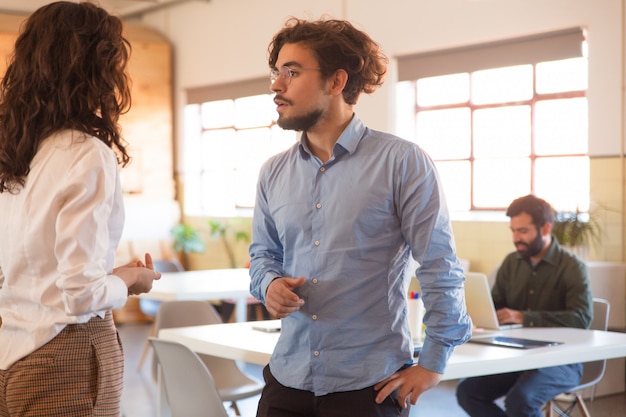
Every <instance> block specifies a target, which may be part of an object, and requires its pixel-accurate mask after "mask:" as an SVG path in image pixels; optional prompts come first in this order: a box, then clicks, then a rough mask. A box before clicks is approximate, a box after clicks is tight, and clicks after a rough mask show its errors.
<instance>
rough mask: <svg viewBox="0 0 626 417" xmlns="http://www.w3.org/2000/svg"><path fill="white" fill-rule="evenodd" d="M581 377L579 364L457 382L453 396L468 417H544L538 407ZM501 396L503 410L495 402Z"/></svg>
mask: <svg viewBox="0 0 626 417" xmlns="http://www.w3.org/2000/svg"><path fill="white" fill-rule="evenodd" d="M520 360H523V359H520ZM581 376H582V364H579V363H578V364H573V365H563V366H551V367H548V368H541V369H534V370H531V371H523V372H513V373H508V374H499V375H486V376H480V377H474V378H467V379H464V380H462V381H461V382H459V385H458V387H457V390H456V397H457V400H458V402H459V405H460V406H461V407H462V408H463V409H464V410H465V412H467V414H469V415H470V416H471V417H543V412H542V411H541V407H542V406H543V405H544V404H545V403H547V402H548V401H549V400H550V399H552V398H553V397H554V396H556V395H558V394H561V393H563V392H565V391H567V390H568V389H570V388H572V387H575V386H576V385H578V383H579V382H580V378H581ZM501 397H504V407H505V410H506V411H505V410H503V409H502V408H500V407H499V406H498V405H497V404H496V403H495V402H494V401H495V400H497V399H499V398H501Z"/></svg>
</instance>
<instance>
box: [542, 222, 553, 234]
mask: <svg viewBox="0 0 626 417" xmlns="http://www.w3.org/2000/svg"><path fill="white" fill-rule="evenodd" d="M550 233H552V223H546V224H544V225H543V226H541V235H542V236H547V235H549V234H550Z"/></svg>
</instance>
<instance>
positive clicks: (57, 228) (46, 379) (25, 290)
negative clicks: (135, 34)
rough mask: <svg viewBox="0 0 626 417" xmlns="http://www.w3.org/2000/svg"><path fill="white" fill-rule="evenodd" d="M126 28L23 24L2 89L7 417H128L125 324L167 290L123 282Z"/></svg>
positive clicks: (64, 19)
mask: <svg viewBox="0 0 626 417" xmlns="http://www.w3.org/2000/svg"><path fill="white" fill-rule="evenodd" d="M129 54H130V45H129V43H128V41H127V40H126V39H125V38H124V37H123V35H122V22H121V20H120V19H119V18H117V17H114V16H111V15H109V14H108V13H107V12H106V11H105V10H104V9H102V8H100V7H97V6H95V5H94V4H91V3H87V2H86V3H78V4H77V3H72V2H67V1H61V2H55V3H51V4H48V5H46V6H43V7H41V8H40V9H38V10H37V11H35V12H34V13H33V14H32V15H31V16H30V17H29V18H28V19H27V20H26V21H25V23H24V24H23V26H22V30H21V33H20V35H19V36H18V38H17V40H16V42H15V48H14V52H13V54H12V56H11V59H10V62H9V65H8V68H7V71H6V74H5V76H4V78H3V79H2V82H1V83H0V236H2V239H1V240H0V317H2V325H1V327H0V346H2V348H1V349H0V416H2V417H5V416H7V417H9V416H20V417H26V416H44V415H45V416H65V417H67V416H76V417H79V416H81V417H84V416H98V417H100V416H102V417H105V416H106V417H109V416H110V417H114V416H115V417H118V416H119V415H120V398H121V392H122V383H123V367H124V358H123V352H122V347H121V344H120V341H119V338H118V337H117V331H116V328H115V325H114V323H113V320H112V315H111V310H113V309H117V308H120V307H122V306H123V305H124V304H125V303H126V300H127V298H128V295H129V294H139V293H142V292H147V291H149V290H150V289H151V288H152V282H153V280H154V279H158V278H159V277H160V275H159V273H158V272H155V271H154V270H153V268H152V261H151V259H150V255H149V254H146V261H145V265H144V263H143V262H141V261H137V262H135V263H132V264H128V265H125V266H122V267H119V268H115V269H114V268H113V262H114V255H115V251H116V248H117V244H118V242H119V239H120V237H121V234H122V229H123V225H124V207H123V201H122V192H121V187H120V179H119V169H118V164H126V163H128V162H129V160H130V158H129V156H128V154H127V152H126V147H125V142H124V141H123V139H122V137H121V134H120V126H119V124H118V119H119V116H120V114H122V113H123V112H125V111H127V110H128V109H129V108H130V87H129V82H130V80H129V78H128V76H127V74H126V65H127V62H128V59H129Z"/></svg>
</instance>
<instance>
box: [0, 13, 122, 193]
mask: <svg viewBox="0 0 626 417" xmlns="http://www.w3.org/2000/svg"><path fill="white" fill-rule="evenodd" d="M129 56H130V43H129V42H128V41H127V40H126V39H125V38H124V36H123V35H122V21H121V20H120V19H119V18H118V17H116V16H111V15H109V13H107V12H106V11H105V10H104V9H102V8H100V7H98V6H96V5H94V4H92V3H87V2H85V3H72V2H68V1H59V2H55V3H51V4H48V5H46V6H43V7H41V8H39V9H38V10H37V11H35V12H34V13H33V14H32V15H31V16H30V17H29V18H28V19H27V20H26V21H25V22H24V23H23V25H22V28H21V33H20V35H19V36H18V38H17V40H16V42H15V49H14V51H13V54H12V55H11V57H10V60H9V65H8V68H7V71H6V74H5V76H4V78H3V79H2V82H1V83H0V193H2V192H5V191H8V192H11V193H17V192H18V191H19V190H20V189H21V188H22V187H23V186H24V184H25V181H26V176H27V175H28V173H29V172H30V164H31V161H32V160H33V157H34V156H35V153H36V152H37V150H38V148H39V146H40V144H41V142H42V141H43V140H44V139H45V138H47V137H48V136H50V135H51V134H53V133H55V132H58V131H60V130H64V129H74V130H77V131H80V132H84V133H86V134H88V135H91V136H95V137H97V138H98V139H100V140H101V141H102V142H104V143H105V144H106V145H107V146H109V147H110V148H111V149H113V150H114V151H115V153H116V155H117V159H118V163H119V164H121V165H122V166H124V165H126V164H127V163H128V162H129V161H130V157H129V155H128V153H127V152H126V142H125V141H124V140H123V139H122V137H121V128H120V126H119V124H118V120H119V117H120V115H121V114H123V113H125V112H127V111H128V110H129V109H130V104H131V97H130V79H129V77H128V75H127V73H126V66H127V63H128V60H129Z"/></svg>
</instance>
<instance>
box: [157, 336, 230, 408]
mask: <svg viewBox="0 0 626 417" xmlns="http://www.w3.org/2000/svg"><path fill="white" fill-rule="evenodd" d="M149 342H150V343H151V344H152V347H153V349H154V353H155V356H156V357H157V360H158V362H159V364H160V369H161V374H160V378H161V383H162V384H163V385H164V387H165V393H166V395H167V401H168V403H169V406H170V410H171V412H172V417H200V416H206V417H228V413H227V412H226V410H225V409H224V404H223V403H222V399H221V398H220V396H219V393H218V391H217V387H216V385H215V380H214V379H213V377H212V375H211V372H210V371H209V370H208V369H207V367H206V366H205V365H204V363H203V362H202V361H201V360H200V358H199V357H198V355H196V354H195V353H194V352H192V351H191V350H190V349H189V348H188V347H186V346H184V345H181V344H180V343H176V342H170V341H167V340H160V339H155V338H153V337H151V338H150V339H149Z"/></svg>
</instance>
